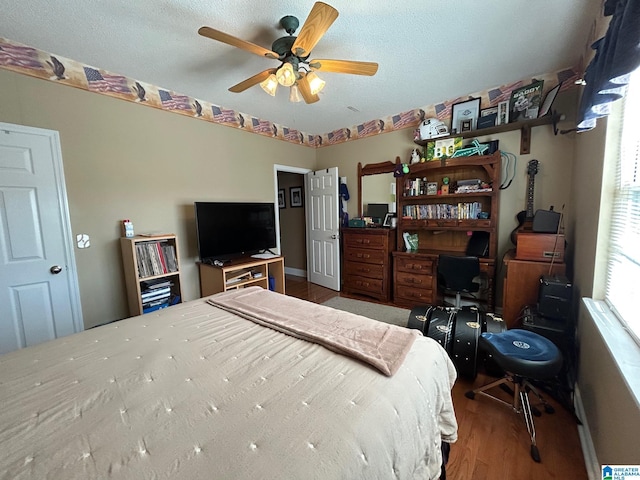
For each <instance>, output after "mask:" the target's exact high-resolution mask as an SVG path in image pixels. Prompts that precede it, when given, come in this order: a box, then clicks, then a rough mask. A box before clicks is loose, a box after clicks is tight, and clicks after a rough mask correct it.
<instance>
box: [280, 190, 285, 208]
mask: <svg viewBox="0 0 640 480" xmlns="http://www.w3.org/2000/svg"><path fill="white" fill-rule="evenodd" d="M278 207H279V208H287V203H286V201H285V194H284V188H280V189H278Z"/></svg>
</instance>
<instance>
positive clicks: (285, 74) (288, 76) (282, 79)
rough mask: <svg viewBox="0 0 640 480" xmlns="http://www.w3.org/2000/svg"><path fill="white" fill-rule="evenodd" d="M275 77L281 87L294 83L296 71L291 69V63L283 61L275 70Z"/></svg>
mask: <svg viewBox="0 0 640 480" xmlns="http://www.w3.org/2000/svg"><path fill="white" fill-rule="evenodd" d="M276 78H277V79H278V83H279V84H280V85H282V86H283V87H290V86H291V85H293V84H294V83H296V72H295V71H294V70H293V65H291V64H290V63H289V62H286V63H283V64H282V66H281V67H280V68H279V69H278V71H277V72H276Z"/></svg>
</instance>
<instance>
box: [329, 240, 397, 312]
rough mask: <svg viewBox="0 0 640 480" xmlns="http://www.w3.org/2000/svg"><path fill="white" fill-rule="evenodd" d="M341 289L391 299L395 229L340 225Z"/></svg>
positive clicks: (379, 298) (381, 298)
mask: <svg viewBox="0 0 640 480" xmlns="http://www.w3.org/2000/svg"><path fill="white" fill-rule="evenodd" d="M341 236H342V248H343V254H342V259H343V264H342V280H343V282H342V290H343V291H344V292H345V293H350V294H355V295H366V296H369V297H373V298H375V299H377V300H381V301H384V302H388V301H390V300H391V252H392V251H394V250H395V249H396V232H395V230H393V229H390V228H343V229H342V230H341Z"/></svg>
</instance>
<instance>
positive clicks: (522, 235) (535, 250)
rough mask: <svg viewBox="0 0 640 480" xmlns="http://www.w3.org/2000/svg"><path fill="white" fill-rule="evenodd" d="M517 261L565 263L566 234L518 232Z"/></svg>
mask: <svg viewBox="0 0 640 480" xmlns="http://www.w3.org/2000/svg"><path fill="white" fill-rule="evenodd" d="M516 241H517V243H516V259H518V260H532V261H535V262H551V260H553V261H554V262H556V263H563V262H564V234H558V235H556V234H555V233H533V232H518V234H517V235H516Z"/></svg>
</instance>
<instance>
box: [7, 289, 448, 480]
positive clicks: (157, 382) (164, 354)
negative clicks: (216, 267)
mask: <svg viewBox="0 0 640 480" xmlns="http://www.w3.org/2000/svg"><path fill="white" fill-rule="evenodd" d="M233 292H234V291H232V292H225V293H223V294H219V295H214V296H213V297H210V298H205V299H198V300H194V301H190V302H186V303H183V304H180V305H176V306H173V307H170V308H167V309H164V310H160V311H158V312H154V313H152V314H147V315H144V316H139V317H132V318H129V319H126V320H122V321H118V322H114V323H111V324H107V325H104V326H101V327H97V328H93V329H90V330H86V331H84V332H81V333H78V334H75V335H71V336H68V337H64V338H59V339H57V340H54V341H51V342H46V343H43V344H40V345H36V346H33V347H29V348H26V349H23V350H19V351H15V352H11V353H8V354H5V355H2V356H0V405H2V409H1V410H0V478H2V479H12V480H14V479H64V480H69V479H96V478H101V479H102V478H127V479H147V478H148V479H151V478H153V479H163V478H171V479H192V480H193V479H200V478H212V479H254V478H255V479H258V478H259V479H323V480H328V479H348V480H352V479H387V478H388V479H414V478H416V479H417V478H420V479H437V478H439V476H440V468H441V463H442V455H441V442H449V443H451V442H455V440H456V436H457V424H456V419H455V415H454V410H453V404H452V400H451V388H452V386H453V383H454V381H455V369H454V366H453V364H452V363H451V361H450V359H449V357H448V356H447V354H446V352H445V351H444V350H443V349H442V347H440V345H439V344H438V343H436V342H435V341H433V340H432V339H430V338H427V337H423V336H422V335H421V334H420V333H418V332H417V331H411V330H408V329H404V328H402V327H396V326H393V325H388V324H382V323H381V322H377V321H375V320H369V319H366V318H364V317H359V316H357V315H353V314H350V313H346V312H341V311H338V310H334V309H331V308H329V307H324V306H321V305H316V304H312V303H310V302H306V301H303V300H299V299H295V298H293V297H287V296H284V295H280V294H278V293H274V292H269V291H267V290H262V289H260V288H259V287H252V288H248V289H244V290H238V291H235V293H233ZM249 294H251V295H249ZM254 294H255V295H254ZM252 296H254V297H261V298H265V299H266V300H267V301H268V302H271V303H269V304H268V305H266V304H263V303H260V302H258V303H255V302H253V304H252V300H251V298H253V297H252ZM216 301H218V302H222V303H220V304H215V303H216ZM224 302H227V303H226V304H225V303H224ZM231 304H233V305H231ZM243 305H249V307H248V308H247V309H245V308H244V307H243ZM265 305H266V306H265ZM273 305H278V307H277V308H275V309H274V308H273V307H272V306H273ZM268 310H275V311H277V312H279V313H278V315H284V316H285V317H287V315H288V316H289V317H287V318H292V317H297V318H299V317H304V318H303V322H307V324H309V323H308V322H316V321H317V320H319V319H327V322H325V323H326V324H327V325H329V326H330V327H335V326H340V327H339V328H340V332H339V334H337V335H336V334H335V330H334V331H333V333H332V334H331V335H329V337H331V338H333V340H335V338H334V337H336V338H337V337H340V338H342V339H343V340H344V339H346V342H345V341H342V340H340V339H338V340H339V341H338V342H337V343H340V342H341V341H342V343H346V344H347V347H348V349H350V348H352V347H353V346H354V344H355V343H358V341H360V340H363V339H364V344H365V350H366V349H367V348H369V351H368V353H367V352H365V353H366V354H365V355H360V356H358V355H356V357H357V358H354V357H353V356H350V355H348V354H346V353H345V352H344V351H340V350H341V348H340V346H336V344H335V342H333V343H332V342H331V341H329V342H328V343H325V344H324V345H323V344H321V343H322V341H321V342H320V343H314V342H311V341H308V340H309V339H308V338H307V339H305V340H303V339H301V338H298V337H304V335H298V334H296V333H295V332H294V333H293V334H292V332H287V333H283V331H282V330H283V328H281V327H275V328H274V327H273V326H265V325H263V324H261V323H264V321H263V320H264V319H258V318H250V317H251V316H252V315H257V316H258V317H262V316H265V317H266V316H269V312H268ZM247 312H249V313H247ZM256 312H257V313H256ZM282 312H284V313H282ZM263 314H264V315H263ZM278 315H276V316H278ZM287 318H285V323H286V322H287V321H288V320H287ZM345 326H346V327H345ZM303 327H304V325H303ZM296 328H297V327H296ZM294 330H295V328H294ZM303 330H304V328H303ZM364 331H370V332H373V336H371V335H369V333H367V334H366V335H363V333H362V332H364ZM397 331H401V335H399V336H397V335H396V333H397ZM406 332H410V333H409V335H407V334H406ZM394 335H396V337H397V338H406V339H408V340H407V342H408V346H407V345H405V346H404V347H403V346H400V347H399V348H400V350H402V348H404V351H403V353H401V355H400V356H401V357H402V358H396V359H392V360H393V361H395V360H398V361H396V363H395V364H394V365H392V366H391V367H390V370H389V371H387V372H384V369H385V367H384V365H382V366H380V365H375V361H374V362H369V359H368V358H365V357H367V355H369V356H372V357H376V356H377V355H378V353H376V352H377V350H376V348H375V346H373V347H374V348H373V349H371V347H372V344H371V339H372V338H373V339H375V338H378V339H382V342H381V343H385V342H387V343H388V341H390V339H391V338H392V337H393V336H394ZM312 336H313V335H312ZM376 336H377V337H376ZM367 342H369V343H368V345H367ZM376 342H377V340H376ZM361 343H362V342H361ZM392 343H393V342H392ZM396 350H397V349H396ZM400 350H397V351H400ZM339 351H340V352H339ZM372 352H373V355H371V353H372ZM347 353H348V352H347ZM374 360H375V358H374Z"/></svg>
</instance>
